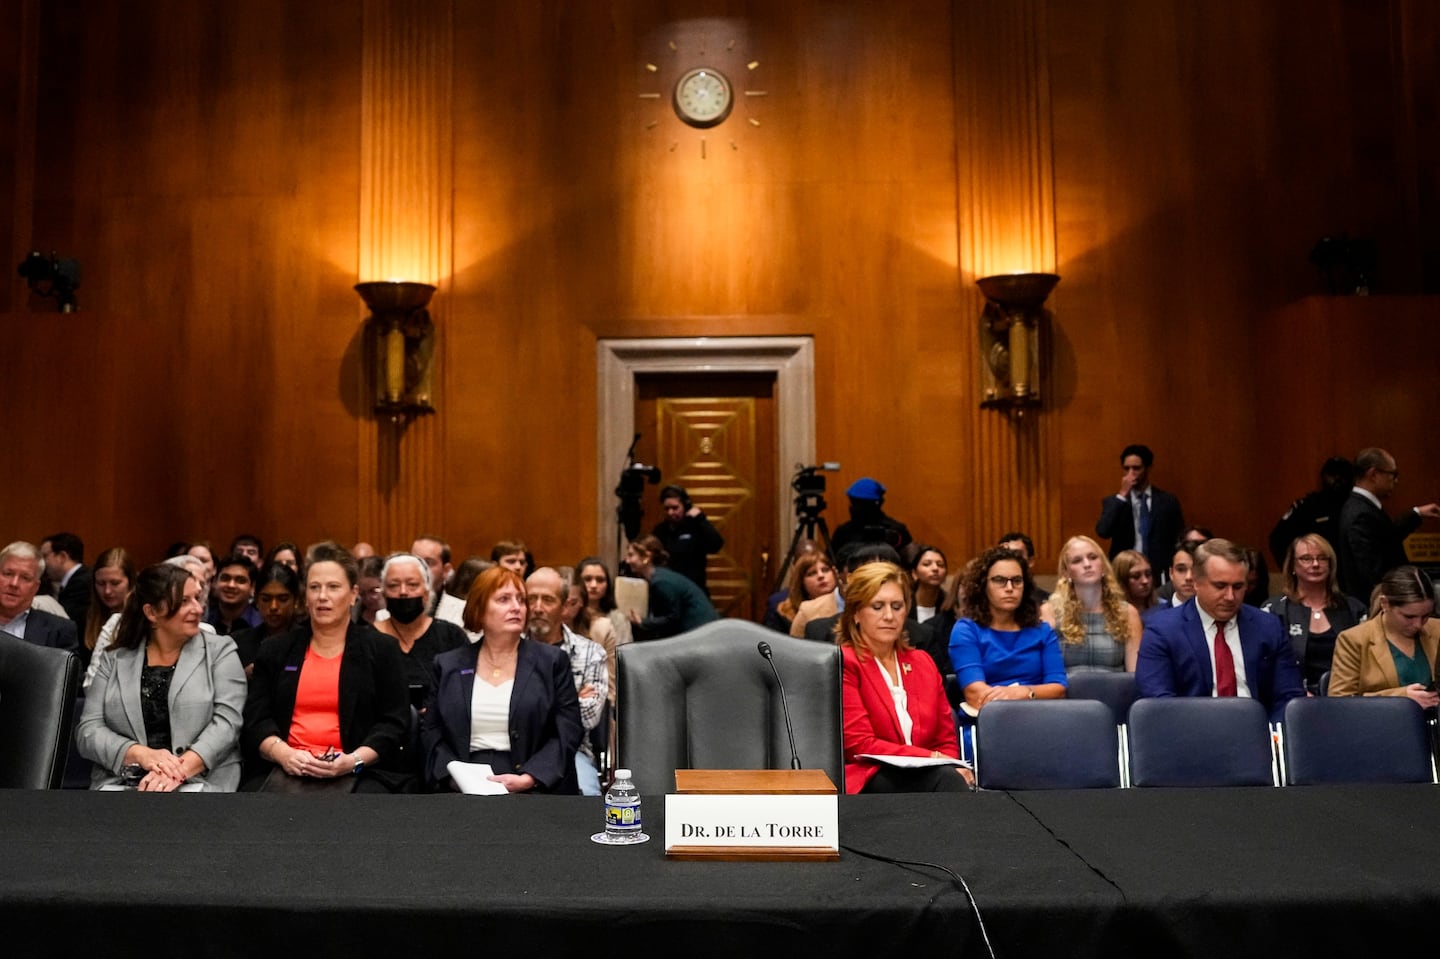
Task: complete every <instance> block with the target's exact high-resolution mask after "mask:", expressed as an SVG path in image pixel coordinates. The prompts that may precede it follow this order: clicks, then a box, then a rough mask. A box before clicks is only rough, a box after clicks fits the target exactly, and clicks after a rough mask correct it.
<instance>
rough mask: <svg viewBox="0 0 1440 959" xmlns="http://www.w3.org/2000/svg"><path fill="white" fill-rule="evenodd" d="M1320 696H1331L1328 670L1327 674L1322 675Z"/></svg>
mask: <svg viewBox="0 0 1440 959" xmlns="http://www.w3.org/2000/svg"><path fill="white" fill-rule="evenodd" d="M1319 695H1321V696H1329V695H1330V670H1328V669H1327V670H1325V672H1323V673H1321V674H1320V693H1319Z"/></svg>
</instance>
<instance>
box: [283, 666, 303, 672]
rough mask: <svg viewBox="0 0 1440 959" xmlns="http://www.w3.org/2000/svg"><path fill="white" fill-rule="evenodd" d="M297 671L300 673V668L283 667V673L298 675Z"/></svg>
mask: <svg viewBox="0 0 1440 959" xmlns="http://www.w3.org/2000/svg"><path fill="white" fill-rule="evenodd" d="M299 671H300V667H299V666H286V667H285V672H287V673H298V672H299Z"/></svg>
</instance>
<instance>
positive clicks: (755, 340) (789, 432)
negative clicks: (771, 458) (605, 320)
mask: <svg viewBox="0 0 1440 959" xmlns="http://www.w3.org/2000/svg"><path fill="white" fill-rule="evenodd" d="M595 368H596V377H595V393H596V406H597V408H598V412H597V415H596V439H597V442H598V447H597V453H598V455H597V457H596V459H597V462H598V463H599V467H600V468H599V474H598V476H597V477H596V484H595V498H596V509H597V515H598V517H599V524H598V529H599V539H598V541H597V543H596V546H597V547H598V548H597V550H596V555H597V556H604V557H606V558H607V559H613V558H614V557H613V556H612V555H611V553H610V550H612V549H614V548H615V542H616V536H617V534H618V533H619V529H620V524H619V522H618V521H617V520H616V518H615V484H616V483H617V482H618V481H619V477H620V470H621V469H623V468H624V466H625V450H626V449H628V448H629V447H630V440H631V438H632V437H633V436H634V435H635V377H636V376H637V375H640V374H644V373H696V374H702V373H774V374H775V434H776V437H775V438H776V443H777V446H778V447H779V449H778V451H777V456H776V458H775V467H776V472H777V476H776V477H775V481H776V486H775V489H776V497H775V501H776V517H775V519H776V526H775V529H776V531H777V532H776V535H777V536H779V537H781V538H783V537H784V536H785V535H786V533H788V532H789V531H790V524H791V521H792V520H793V519H794V516H793V510H794V506H793V503H792V497H791V496H789V495H787V494H786V492H785V491H786V490H788V489H789V488H790V476H791V473H792V472H793V471H794V469H795V468H796V466H806V465H809V464H811V463H813V462H815V340H814V339H813V338H812V337H809V336H694V337H657V338H650V339H620V338H615V339H600V340H597V341H596V343H595ZM788 546H789V543H787V542H777V543H776V544H775V547H774V552H772V554H771V555H772V556H775V555H778V553H779V551H780V550H781V549H784V548H786V547H788ZM762 585H763V584H762Z"/></svg>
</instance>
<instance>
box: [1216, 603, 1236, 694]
mask: <svg viewBox="0 0 1440 959" xmlns="http://www.w3.org/2000/svg"><path fill="white" fill-rule="evenodd" d="M1215 695H1216V696H1234V695H1235V657H1234V656H1232V655H1231V654H1230V645H1229V644H1228V643H1226V642H1225V624H1224V623H1222V622H1220V620H1218V619H1217V620H1216V621H1215Z"/></svg>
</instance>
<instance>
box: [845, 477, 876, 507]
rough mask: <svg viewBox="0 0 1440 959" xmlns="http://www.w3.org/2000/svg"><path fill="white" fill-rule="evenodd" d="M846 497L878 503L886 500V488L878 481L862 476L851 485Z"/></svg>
mask: <svg viewBox="0 0 1440 959" xmlns="http://www.w3.org/2000/svg"><path fill="white" fill-rule="evenodd" d="M845 495H846V496H848V497H850V498H851V499H862V500H871V501H872V502H876V503H878V502H880V501H881V500H882V499H884V498H885V487H884V486H883V485H881V484H880V482H879V481H877V480H873V479H871V478H870V477H868V476H862V477H860V478H859V479H858V480H856V481H855V482H853V483H851V484H850V488H849V489H847V490H846V491H845Z"/></svg>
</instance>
